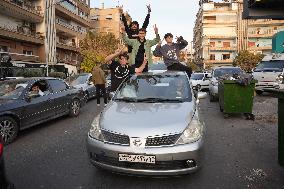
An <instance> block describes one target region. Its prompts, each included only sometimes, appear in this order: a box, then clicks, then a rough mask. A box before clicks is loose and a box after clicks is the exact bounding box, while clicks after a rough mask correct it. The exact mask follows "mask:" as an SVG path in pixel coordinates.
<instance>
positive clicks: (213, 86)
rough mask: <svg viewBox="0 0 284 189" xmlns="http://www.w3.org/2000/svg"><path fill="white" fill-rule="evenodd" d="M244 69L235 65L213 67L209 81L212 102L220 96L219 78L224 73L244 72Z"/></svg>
mask: <svg viewBox="0 0 284 189" xmlns="http://www.w3.org/2000/svg"><path fill="white" fill-rule="evenodd" d="M242 73H243V71H242V69H241V68H240V67H233V66H220V67H215V68H213V69H212V78H211V79H210V83H209V96H210V102H212V101H215V100H217V99H218V98H219V95H218V82H219V81H218V80H219V78H220V77H222V76H224V75H233V74H242Z"/></svg>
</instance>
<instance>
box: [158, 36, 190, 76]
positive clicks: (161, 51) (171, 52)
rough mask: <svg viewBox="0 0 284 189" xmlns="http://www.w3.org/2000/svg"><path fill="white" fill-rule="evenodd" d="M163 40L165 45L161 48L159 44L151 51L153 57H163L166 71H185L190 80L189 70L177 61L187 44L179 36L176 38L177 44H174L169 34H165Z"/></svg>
mask: <svg viewBox="0 0 284 189" xmlns="http://www.w3.org/2000/svg"><path fill="white" fill-rule="evenodd" d="M164 38H165V40H166V44H165V45H163V46H162V45H161V42H160V43H159V44H158V45H157V46H156V48H155V50H154V51H153V55H154V56H157V57H163V59H164V62H165V64H166V66H167V69H168V70H175V71H185V72H186V73H187V75H188V77H189V78H190V76H191V74H192V70H191V68H190V67H188V66H185V65H183V64H181V63H180V60H179V53H180V50H182V49H183V48H185V47H186V46H187V45H188V42H187V41H186V40H184V39H183V37H182V36H180V37H177V42H176V43H174V42H173V34H171V33H167V34H165V36H164Z"/></svg>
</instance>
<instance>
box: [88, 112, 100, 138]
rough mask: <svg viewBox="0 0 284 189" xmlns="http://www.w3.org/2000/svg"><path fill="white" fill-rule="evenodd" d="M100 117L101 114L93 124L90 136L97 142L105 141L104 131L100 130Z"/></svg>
mask: <svg viewBox="0 0 284 189" xmlns="http://www.w3.org/2000/svg"><path fill="white" fill-rule="evenodd" d="M100 117H101V114H99V115H97V116H96V117H95V119H94V121H93V122H92V125H91V129H90V131H89V135H90V137H92V138H94V139H96V140H100V141H104V138H103V135H102V131H101V129H100Z"/></svg>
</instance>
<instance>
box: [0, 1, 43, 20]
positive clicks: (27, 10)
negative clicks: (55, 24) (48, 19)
mask: <svg viewBox="0 0 284 189" xmlns="http://www.w3.org/2000/svg"><path fill="white" fill-rule="evenodd" d="M24 2H25V1H24ZM24 2H23V1H17V0H0V11H1V13H2V14H5V15H7V16H10V17H14V18H18V19H21V20H26V21H29V22H34V23H40V22H43V19H44V17H43V12H42V10H41V7H40V6H37V7H34V6H33V5H32V4H25V3H24Z"/></svg>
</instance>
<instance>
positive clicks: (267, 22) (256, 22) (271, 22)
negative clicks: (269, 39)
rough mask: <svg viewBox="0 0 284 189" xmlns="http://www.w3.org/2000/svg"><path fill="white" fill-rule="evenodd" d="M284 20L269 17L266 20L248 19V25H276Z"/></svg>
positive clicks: (281, 23) (283, 22)
mask: <svg viewBox="0 0 284 189" xmlns="http://www.w3.org/2000/svg"><path fill="white" fill-rule="evenodd" d="M283 24H284V20H271V19H266V20H261V19H260V20H259V19H258V20H250V21H249V22H248V25H249V26H269V25H271V26H278V25H283Z"/></svg>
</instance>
